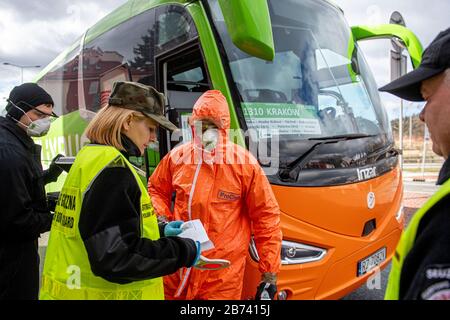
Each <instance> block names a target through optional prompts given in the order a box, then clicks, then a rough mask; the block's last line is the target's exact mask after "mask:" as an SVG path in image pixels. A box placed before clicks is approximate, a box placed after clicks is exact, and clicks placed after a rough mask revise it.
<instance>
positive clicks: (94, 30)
mask: <svg viewBox="0 0 450 320" xmlns="http://www.w3.org/2000/svg"><path fill="white" fill-rule="evenodd" d="M320 1H325V2H327V3H329V4H331V5H332V6H334V7H335V8H337V9H338V10H340V11H341V12H343V11H342V9H341V8H340V7H339V6H338V5H337V4H336V3H335V2H334V1H333V0H320ZM191 2H192V0H129V1H127V2H126V3H124V4H123V5H121V6H120V7H118V8H117V9H115V10H114V11H112V12H111V13H109V14H108V15H106V16H105V17H104V18H102V19H101V20H100V21H98V22H97V23H96V24H94V25H93V26H92V27H90V28H89V29H88V30H87V31H86V36H85V39H84V43H89V42H91V41H92V40H94V39H96V38H97V37H99V36H100V35H102V34H104V33H105V32H107V31H109V30H111V29H112V28H114V27H115V26H117V25H119V24H121V23H122V22H125V21H126V20H128V19H130V18H132V17H134V16H137V15H139V14H141V13H143V12H145V11H147V10H148V9H151V8H153V7H156V6H158V5H161V4H167V3H173V4H188V3H191ZM83 35H84V34H83ZM82 37H83V36H82ZM82 37H81V38H80V39H78V40H77V41H76V42H74V43H73V44H72V45H71V46H69V47H68V48H67V49H66V50H64V51H63V52H62V53H61V54H59V55H58V56H57V57H56V58H55V59H54V60H53V61H51V62H50V63H49V64H48V65H47V66H46V67H45V68H44V69H43V70H42V71H41V72H40V73H39V74H38V75H37V76H36V77H35V79H34V81H35V82H37V81H39V80H40V79H41V78H42V77H43V76H44V75H45V74H46V73H47V72H49V71H50V70H52V69H53V68H54V67H55V66H56V65H58V64H59V63H60V62H61V61H64V59H65V58H66V57H67V55H68V54H70V53H71V52H72V51H73V50H74V49H76V48H77V47H78V46H79V44H80V41H81V40H82Z"/></svg>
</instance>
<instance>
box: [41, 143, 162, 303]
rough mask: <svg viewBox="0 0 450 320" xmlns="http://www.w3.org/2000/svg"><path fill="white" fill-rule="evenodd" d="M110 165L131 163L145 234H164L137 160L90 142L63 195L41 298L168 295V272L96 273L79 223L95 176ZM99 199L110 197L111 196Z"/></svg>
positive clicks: (45, 268) (155, 235)
mask: <svg viewBox="0 0 450 320" xmlns="http://www.w3.org/2000/svg"><path fill="white" fill-rule="evenodd" d="M109 167H125V168H126V167H128V168H129V169H130V170H131V172H132V173H133V175H134V176H135V178H136V183H137V184H138V185H139V187H140V190H141V237H143V238H148V239H151V240H157V239H159V229H158V223H157V220H156V215H155V214H154V210H153V206H152V204H151V201H150V197H149V195H148V193H147V190H146V188H145V186H144V184H143V183H142V181H141V180H140V178H139V176H138V174H137V172H136V170H135V169H134V168H133V166H132V165H131V163H130V162H128V160H127V159H126V158H125V157H124V156H123V155H122V154H121V153H120V152H119V151H118V150H117V149H116V148H113V147H109V146H100V145H88V146H85V147H84V148H83V149H82V150H80V152H79V153H78V155H77V157H76V159H75V162H74V163H73V165H72V167H71V169H70V172H69V174H68V175H67V178H66V181H65V183H64V186H63V188H62V190H61V194H60V196H59V198H58V203H57V206H56V209H55V215H54V218H53V222H52V227H51V232H50V238H49V242H48V247H47V252H46V257H45V264H44V272H43V276H42V286H41V291H40V299H64V300H72V299H74V300H115V299H133V300H140V299H152V300H157V299H158V300H162V299H164V289H163V282H162V278H154V279H149V280H142V281H135V282H131V283H129V284H117V283H113V282H109V281H107V280H105V279H103V278H101V277H98V276H96V275H94V274H93V272H92V270H91V266H90V263H89V259H88V255H87V252H86V248H85V246H84V243H83V239H82V238H81V235H80V231H79V228H78V223H79V220H80V211H81V206H82V203H83V197H84V195H85V193H86V192H87V191H88V190H89V188H90V186H91V185H92V183H93V182H94V180H95V178H96V177H98V175H99V174H100V173H101V172H102V171H103V170H104V169H106V168H109ZM117 183H121V182H120V181H117ZM112 187H113V186H112ZM98 201H100V202H106V201H108V199H107V198H104V199H103V198H102V199H98ZM88 214H95V212H89V213H88Z"/></svg>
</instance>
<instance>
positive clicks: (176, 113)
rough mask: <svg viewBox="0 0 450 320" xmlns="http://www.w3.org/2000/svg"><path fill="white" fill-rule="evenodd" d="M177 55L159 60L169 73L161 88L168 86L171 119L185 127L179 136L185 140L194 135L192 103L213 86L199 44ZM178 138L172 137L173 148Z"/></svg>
mask: <svg viewBox="0 0 450 320" xmlns="http://www.w3.org/2000/svg"><path fill="white" fill-rule="evenodd" d="M175 56H176V57H175V58H171V59H168V60H165V61H163V62H161V63H160V65H161V69H165V72H162V74H163V75H164V74H165V75H166V78H165V79H162V80H163V85H162V88H165V94H166V97H167V101H168V104H169V106H170V109H169V119H170V120H171V121H172V122H173V123H174V124H175V125H176V126H177V127H179V128H180V129H182V137H180V138H182V139H181V141H182V142H183V143H185V142H187V141H189V140H190V139H191V136H190V128H189V125H188V122H187V119H188V117H189V116H190V114H191V113H192V107H193V106H194V104H195V102H196V101H197V99H198V98H199V97H200V96H201V95H202V93H203V92H205V91H207V90H209V89H210V84H209V81H208V75H207V72H206V67H205V64H204V62H203V58H202V55H201V53H200V49H199V48H198V46H194V48H192V49H189V50H188V51H187V52H184V51H183V52H180V54H176V55H175ZM178 142H179V140H177V139H175V140H174V141H170V143H169V144H168V145H169V146H170V149H172V148H173V147H175V145H176V144H177V143H178Z"/></svg>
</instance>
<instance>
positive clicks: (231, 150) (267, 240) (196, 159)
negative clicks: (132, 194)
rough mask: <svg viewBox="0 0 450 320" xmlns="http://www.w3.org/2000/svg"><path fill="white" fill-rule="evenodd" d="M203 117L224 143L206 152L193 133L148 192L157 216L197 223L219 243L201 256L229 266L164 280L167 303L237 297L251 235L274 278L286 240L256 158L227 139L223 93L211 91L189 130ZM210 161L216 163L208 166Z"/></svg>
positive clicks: (203, 98) (161, 166) (160, 169)
mask: <svg viewBox="0 0 450 320" xmlns="http://www.w3.org/2000/svg"><path fill="white" fill-rule="evenodd" d="M205 119H208V120H210V121H212V122H214V123H215V124H216V125H217V127H218V128H219V132H220V142H219V144H218V145H217V147H216V148H215V150H214V151H213V152H212V153H207V152H205V151H203V150H202V149H201V143H200V142H199V141H200V139H199V137H198V136H197V135H196V134H195V133H194V134H193V135H194V139H193V141H192V142H189V143H186V144H183V145H181V146H179V147H177V148H175V149H173V150H172V151H171V152H170V153H169V154H168V155H166V156H165V157H164V158H163V159H162V161H161V162H160V164H159V165H158V167H157V168H156V170H155V172H154V173H153V175H152V176H151V178H150V180H149V187H148V190H149V193H150V194H151V197H152V202H153V206H154V208H155V209H156V211H157V213H158V215H164V216H166V217H167V218H168V219H169V220H184V221H188V220H193V219H200V220H201V221H202V223H203V225H204V226H205V229H206V231H207V233H208V236H209V238H210V239H211V240H212V242H213V243H214V246H215V248H214V249H211V250H208V251H205V252H203V253H202V255H204V256H205V257H210V258H218V259H227V260H229V261H230V262H231V265H230V267H228V268H226V269H222V270H216V271H204V270H198V269H195V268H190V269H183V270H180V272H176V273H174V274H172V275H170V276H167V277H164V285H165V288H164V289H165V294H166V299H240V298H241V292H242V287H243V277H244V270H245V262H246V257H247V253H248V247H249V242H250V236H251V233H252V232H253V234H254V240H255V244H256V248H257V250H258V254H259V257H260V262H259V271H260V272H261V273H265V272H271V273H277V272H278V271H279V268H280V250H281V240H282V235H281V230H280V211H279V207H278V204H277V201H276V199H275V196H274V194H273V192H272V189H271V186H270V184H269V182H268V180H267V178H266V176H265V174H264V171H263V170H262V168H261V167H260V166H259V164H258V162H257V160H256V159H255V158H254V157H253V156H252V155H251V154H250V153H249V152H248V151H247V150H246V149H244V148H242V147H240V146H238V145H236V144H234V143H232V142H230V141H229V138H228V132H227V131H228V129H229V128H230V114H229V110H228V104H227V102H226V99H225V97H224V96H223V95H222V94H221V93H220V91H216V90H210V91H207V92H205V93H204V94H203V95H202V96H201V97H200V98H199V100H198V101H197V102H196V104H195V106H194V110H193V114H192V117H191V122H190V123H191V126H193V123H194V122H195V121H196V120H205ZM194 131H195V130H193V132H194ZM212 158H214V159H215V160H214V161H209V160H211V159H212ZM173 192H175V193H176V197H175V205H174V209H173V212H172V211H171V209H170V208H171V200H172V194H173ZM255 292H256V288H255Z"/></svg>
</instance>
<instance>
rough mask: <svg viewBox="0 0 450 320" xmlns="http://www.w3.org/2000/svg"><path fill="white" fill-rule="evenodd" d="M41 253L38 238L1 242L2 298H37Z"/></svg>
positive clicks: (0, 282) (0, 279) (0, 284)
mask: <svg viewBox="0 0 450 320" xmlns="http://www.w3.org/2000/svg"><path fill="white" fill-rule="evenodd" d="M38 296H39V253H38V242H37V240H34V241H31V242H24V243H6V244H5V243H1V242H0V300H37V299H38Z"/></svg>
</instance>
